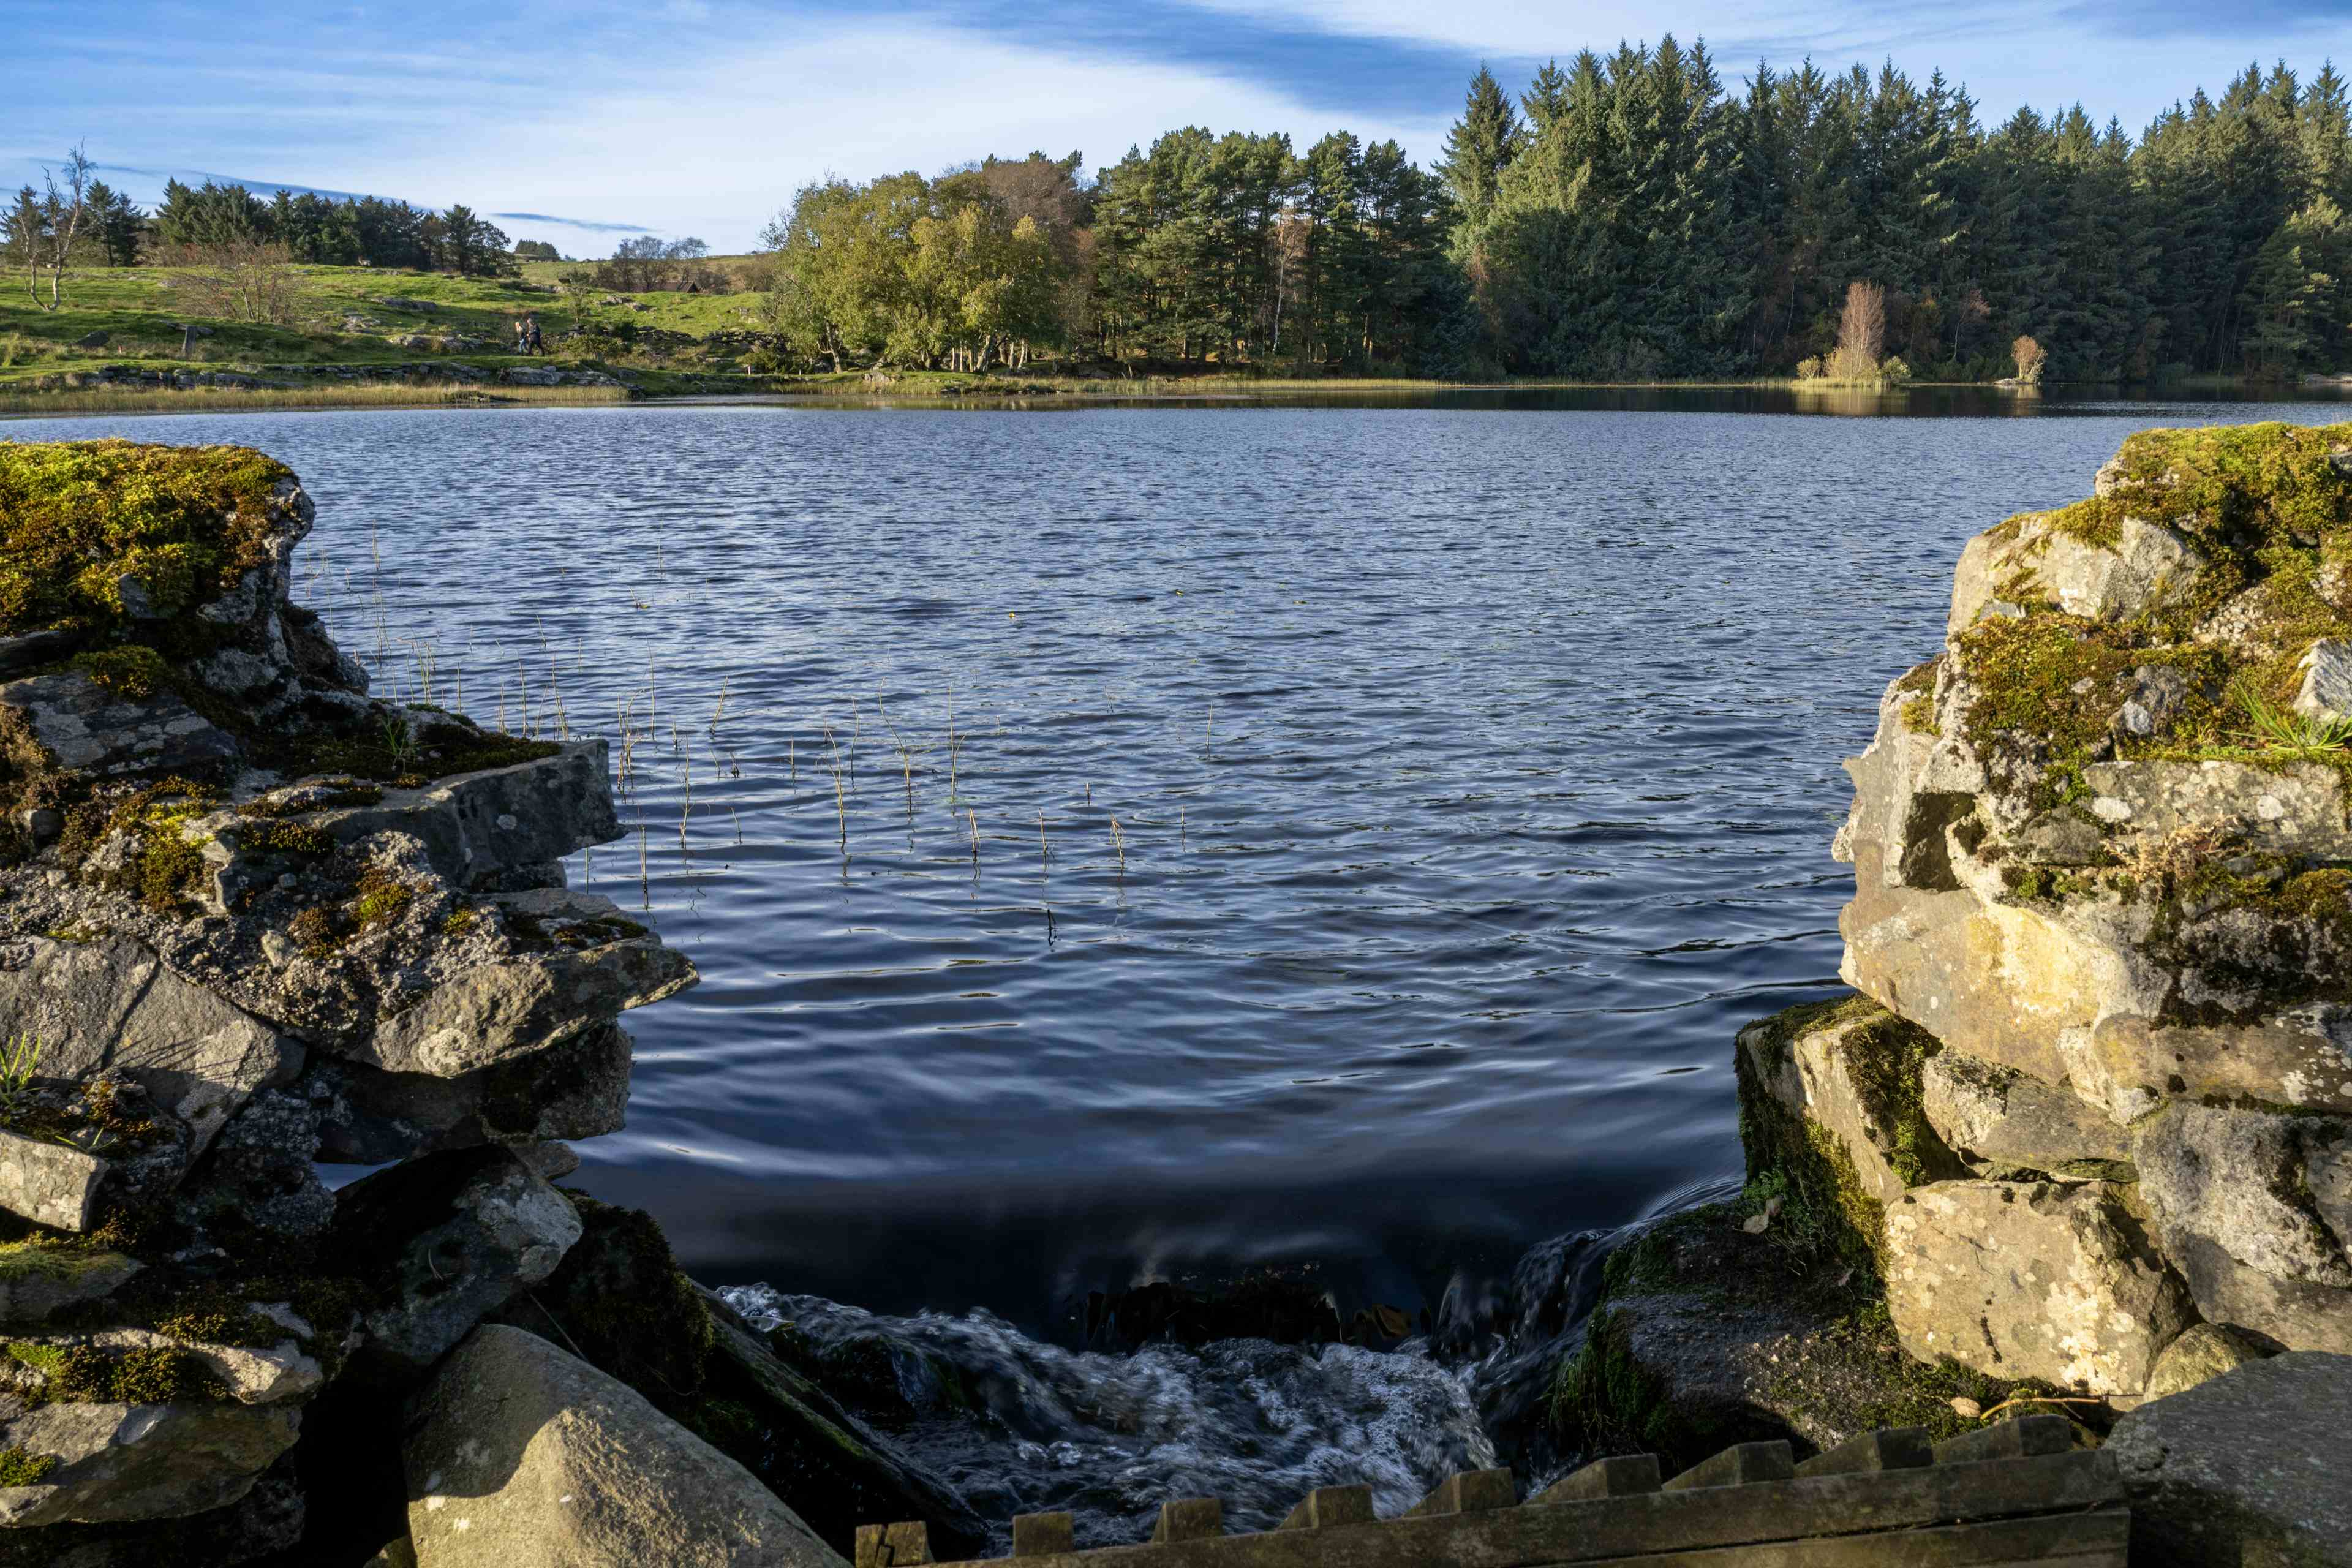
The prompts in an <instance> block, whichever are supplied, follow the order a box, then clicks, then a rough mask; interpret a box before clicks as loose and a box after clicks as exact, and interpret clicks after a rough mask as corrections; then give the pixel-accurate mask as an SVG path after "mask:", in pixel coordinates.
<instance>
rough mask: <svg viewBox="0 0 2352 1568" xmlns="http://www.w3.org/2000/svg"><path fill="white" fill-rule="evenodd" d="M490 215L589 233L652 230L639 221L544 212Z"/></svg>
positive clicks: (633, 232)
mask: <svg viewBox="0 0 2352 1568" xmlns="http://www.w3.org/2000/svg"><path fill="white" fill-rule="evenodd" d="M490 216H492V217H494V218H498V219H500V220H502V221H504V222H508V223H545V224H554V225H556V226H558V227H561V228H577V229H584V230H586V231H587V232H588V233H590V234H651V233H653V232H654V231H653V230H652V229H649V228H647V227H646V226H645V225H643V224H640V223H591V222H590V221H589V220H587V219H586V218H577V217H553V216H549V215H548V214H546V213H492V214H491V215H490Z"/></svg>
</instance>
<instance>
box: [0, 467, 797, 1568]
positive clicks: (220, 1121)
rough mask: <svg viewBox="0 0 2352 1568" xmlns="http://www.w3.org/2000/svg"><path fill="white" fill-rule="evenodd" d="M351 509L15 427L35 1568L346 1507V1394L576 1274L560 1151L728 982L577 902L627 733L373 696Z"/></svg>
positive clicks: (2, 776)
mask: <svg viewBox="0 0 2352 1568" xmlns="http://www.w3.org/2000/svg"><path fill="white" fill-rule="evenodd" d="M311 518H312V511H311V505H310V500H309V498H308V497H307V496H306V495H305V494H304V493H303V490H302V489H301V487H300V485H299V482H297V481H296V479H294V477H293V476H292V475H291V474H289V473H288V472H287V471H286V470H285V469H284V468H281V467H279V466H278V465H277V464H275V463H273V462H271V461H270V460H268V458H263V457H261V456H260V455H259V454H257V453H253V452H249V451H245V450H242V449H238V448H193V449H190V448H169V447H137V446H132V445H131V444H129V443H122V442H99V443H83V444H77V445H65V446H54V447H43V446H29V447H6V448H0V545H5V548H0V805H5V808H6V809H5V812H0V1041H5V1044H6V1047H7V1052H8V1057H7V1062H6V1066H7V1068H8V1070H7V1072H6V1073H5V1075H0V1350H5V1354H0V1563H13V1562H16V1561H18V1560H20V1559H21V1560H24V1561H28V1562H29V1561H73V1562H78V1563H79V1562H84V1561H87V1562H89V1563H112V1562H123V1563H131V1562H150V1561H159V1560H161V1554H163V1553H164V1552H166V1551H167V1549H168V1552H169V1553H170V1554H171V1560H172V1561H174V1562H186V1563H191V1564H203V1563H231V1562H241V1561H245V1560H247V1558H248V1557H251V1556H256V1555H258V1554H260V1553H262V1552H269V1551H278V1550H283V1549H285V1548H288V1547H289V1546H291V1545H292V1544H293V1542H294V1541H295V1540H296V1539H298V1538H304V1531H305V1529H306V1528H314V1529H327V1530H333V1529H339V1528H343V1527H344V1525H343V1523H342V1522H341V1521H338V1520H337V1518H336V1517H335V1516H336V1514H337V1512H338V1510H335V1509H328V1510H320V1512H319V1513H318V1514H317V1515H311V1514H310V1513H309V1512H308V1510H305V1508H304V1506H303V1493H304V1491H305V1489H307V1488H308V1487H309V1486H310V1485H311V1484H312V1482H313V1481H314V1480H315V1479H316V1478H318V1477H319V1476H320V1475H322V1474H328V1473H331V1472H333V1471H334V1470H336V1469H338V1468H344V1467H343V1466H341V1465H329V1464H324V1463H313V1462H311V1460H310V1458H308V1457H307V1450H306V1448H305V1447H304V1446H303V1445H302V1442H301V1437H302V1434H303V1430H304V1416H305V1414H306V1412H307V1411H308V1410H310V1409H311V1408H314V1407H320V1406H319V1405H318V1402H319V1401H320V1400H322V1399H325V1398H326V1397H327V1396H328V1395H329V1394H332V1395H334V1397H335V1399H337V1400H339V1401H341V1405H340V1409H341V1415H339V1416H338V1423H337V1426H336V1430H337V1431H338V1432H339V1433H340V1434H343V1435H345V1436H348V1434H349V1433H350V1432H351V1431H352V1426H353V1422H352V1412H353V1411H356V1410H361V1409H363V1408H364V1407H365V1406H367V1405H369V1404H371V1403H373V1405H375V1406H376V1407H377V1408H378V1409H379V1410H382V1409H386V1408H396V1407H397V1405H398V1403H399V1401H400V1400H401V1399H403V1398H404V1397H405V1396H406V1395H407V1394H409V1393H410V1392H411V1391H412V1390H414V1389H415V1388H416V1387H417V1386H419V1385H420V1384H421V1383H423V1382H424V1381H425V1380H426V1379H427V1378H429V1377H431V1376H433V1375H434V1369H435V1368H436V1367H437V1366H439V1365H440V1364H441V1363H443V1362H444V1360H445V1359H446V1357H447V1356H448V1355H449V1353H450V1352H451V1351H452V1350H453V1349H454V1348H455V1347H456V1346H457V1345H458V1344H459V1343H460V1342H462V1341H464V1340H465V1339H466V1338H467V1335H468V1334H471V1333H474V1332H475V1331H476V1330H477V1329H478V1326H479V1325H480V1323H481V1322H482V1321H483V1320H485V1319H486V1318H489V1317H491V1316H494V1315H495V1314H497V1313H499V1312H500V1311H501V1310H504V1309H506V1308H507V1307H508V1306H509V1304H510V1303H512V1302H513V1301H514V1300H517V1299H518V1298H519V1297H520V1296H522V1295H524V1294H526V1293H527V1292H529V1291H530V1290H531V1289H533V1288H534V1287H537V1286H539V1285H541V1284H542V1283H544V1282H545V1281H546V1280H548V1279H550V1277H551V1275H552V1274H553V1273H554V1271H555V1270H556V1268H557V1267H558V1265H559V1264H560V1263H561V1262H562V1258H563V1257H564V1255H565V1253H566V1252H567V1250H568V1249H569V1248H570V1247H572V1245H573V1243H574V1242H575V1241H576V1240H577V1239H578V1238H579V1237H580V1235H581V1229H582V1227H581V1222H580V1219H579V1215H578V1212H577V1211H576V1209H575V1207H574V1205H573V1204H572V1202H571V1201H570V1200H569V1199H567V1198H566V1197H565V1196H564V1195H563V1194H560V1193H558V1192H557V1191H556V1190H555V1189H554V1188H553V1187H551V1185H550V1184H549V1181H548V1177H547V1176H546V1175H544V1174H542V1171H547V1172H561V1171H562V1170H566V1169H569V1165H568V1164H566V1163H564V1162H563V1161H562V1160H561V1159H558V1158H556V1157H555V1155H556V1153H558V1152H560V1151H556V1150H551V1148H550V1147H549V1146H548V1145H547V1140H549V1139H551V1138H554V1137H567V1138H577V1137H587V1136H593V1135H595V1134H597V1133H600V1132H605V1131H612V1130H614V1129H615V1128H617V1127H618V1126H619V1125H620V1124H621V1121H622V1117H623V1115H624V1111H625V1104H626V1100H627V1084H628V1074H629V1051H630V1047H629V1038H628V1036H627V1035H626V1033H625V1032H624V1031H623V1030H622V1029H621V1028H620V1027H619V1026H617V1024H616V1022H615V1020H616V1018H617V1017H618V1016H619V1015H620V1014H621V1013H622V1012H623V1011H625V1010H626V1009H628V1008H631V1007H635V1006H640V1005H645V1004H646V1003H649V1002H652V1001H656V1000H658V999H660V998H662V997H665V996H668V995H671V994H675V993H676V992H677V991H679V990H681V989H683V988H684V987H685V986H687V985H688V984H692V983H693V981H694V978H695V975H694V971H693V968H692V966H691V965H690V964H688V963H687V962H686V960H685V959H684V958H683V957H682V956H680V955H679V954H677V953H676V952H673V951H671V950H670V949H668V948H666V947H664V946H663V945H662V943H661V942H660V940H659V938H658V937H656V935H655V934H654V933H653V932H652V931H650V930H649V929H648V928H647V927H646V925H645V924H644V923H643V922H641V921H635V920H631V919H629V918H627V917H625V916H624V915H623V914H622V913H621V911H620V910H618V909H617V908H616V907H615V906H614V905H613V904H612V903H611V902H610V901H609V900H602V899H597V898H593V897H592V896H589V895H585V894H581V893H575V892H573V891H572V890H570V889H566V888H565V887H564V886H563V885H562V884H563V873H562V867H561V862H562V858H564V857H565V856H567V855H569V854H570V853H572V851H574V850H576V849H579V848H582V847H585V846H587V845H590V844H593V843H596V842H600V841H602V840H604V839H608V838H611V837H614V836H616V835H617V833H618V832H619V825H618V823H617V821H616V820H615V818H614V810H613V802H612V794H611V784H610V782H609V779H608V776H607V772H606V766H607V759H606V756H605V752H604V745H603V743H602V742H571V743H562V744H559V743H555V742H535V741H530V740H525V739H520V738H518V737H514V736H509V735H503V734H499V733H496V732H494V731H487V730H484V729H482V728H480V727H479V726H478V725H475V724H473V723H472V722H470V721H467V720H464V719H462V718H459V717H457V716H454V715H451V714H449V713H446V712H444V711H441V710H434V709H424V708H405V707H402V706H399V705H396V704H391V703H386V702H383V701H380V700H375V699H373V698H372V697H371V696H370V695H369V694H368V691H367V679H366V676H365V675H364V673H363V672H362V670H361V668H359V666H358V665H357V664H356V663H355V662H354V661H353V660H352V659H351V658H348V657H347V656H345V655H344V654H343V653H341V650H340V649H338V648H337V647H335V645H334V644H333V642H332V640H331V638H329V637H328V636H327V635H326V633H325V631H324V629H323V627H322V626H320V623H319V621H318V618H317V617H316V616H312V615H310V613H309V612H307V611H305V610H303V609H302V608H300V607H299V605H295V604H294V603H293V602H292V601H291V598H290V596H289V588H290V585H291V583H292V564H291V563H292V556H293V552H294V550H295V547H296V546H297V545H298V544H299V542H300V541H301V539H302V538H303V536H304V535H305V534H306V533H307V532H308V531H309V530H310V523H311ZM322 1158H327V1159H337V1158H340V1159H357V1160H364V1161H367V1162H369V1163H392V1164H391V1168H389V1169H387V1170H383V1171H381V1172H378V1173H375V1174H373V1175H372V1176H369V1177H368V1178H366V1179H364V1180H362V1181H360V1182H357V1183H355V1184H352V1185H350V1186H349V1187H347V1188H345V1189H344V1190H343V1191H342V1192H341V1194H331V1193H330V1192H329V1191H328V1190H327V1189H326V1187H325V1186H324V1185H323V1184H321V1182H320V1177H319V1174H318V1172H317V1170H316V1168H315V1167H316V1162H317V1161H319V1160H320V1159H322ZM394 1162H396V1163H394ZM574 1163H576V1162H574ZM533 1343H538V1342H533ZM546 1353H547V1354H550V1355H553V1356H555V1357H556V1358H557V1359H558V1360H560V1361H567V1362H571V1363H572V1367H574V1368H577V1369H578V1373H580V1374H584V1375H586V1376H588V1377H591V1378H593V1377H594V1376H595V1374H594V1373H590V1372H589V1371H588V1369H586V1368H585V1367H584V1365H583V1364H582V1363H578V1362H576V1361H573V1360H572V1357H570V1356H568V1355H566V1354H564V1353H563V1352H556V1351H549V1352H546ZM569 1375H572V1373H567V1372H564V1371H563V1370H562V1369H557V1370H556V1371H555V1372H552V1373H550V1372H547V1371H545V1370H543V1369H542V1370H541V1371H540V1372H535V1373H532V1374H531V1376H530V1378H527V1379H522V1380H521V1381H520V1383H519V1384H518V1386H517V1388H516V1390H515V1391H513V1392H514V1397H515V1398H517V1399H520V1398H521V1397H522V1396H523V1394H524V1393H525V1392H526V1391H527V1390H530V1389H536V1390H539V1391H541V1392H542V1393H544V1392H546V1391H548V1390H551V1389H558V1388H562V1387H567V1386H569V1385H568V1384H564V1383H563V1381H562V1380H563V1377H565V1376H569ZM477 1381H478V1380H477ZM387 1402H389V1403H388V1404H387ZM648 1414H650V1413H648ZM653 1419H654V1420H655V1421H657V1422H658V1421H661V1420H662V1419H663V1418H661V1417H658V1416H655V1417H654V1418H653ZM378 1425H381V1420H380V1417H379V1419H378ZM528 1430H529V1429H528V1428H521V1429H520V1431H521V1432H522V1433H523V1434H524V1435H527V1434H528ZM656 1438H658V1440H659V1441H661V1442H667V1441H671V1440H673V1439H675V1440H676V1441H677V1442H679V1443H682V1444H684V1445H687V1446H688V1447H685V1448H682V1449H680V1452H681V1453H690V1452H691V1445H692V1444H693V1443H694V1441H695V1440H694V1439H693V1438H691V1437H690V1436H688V1435H687V1434H685V1433H684V1432H683V1431H682V1430H675V1429H673V1430H672V1431H671V1432H670V1433H669V1434H668V1435H667V1436H665V1435H663V1434H660V1433H657V1432H656V1433H650V1434H649V1432H648V1429H647V1428H646V1425H645V1424H644V1423H643V1422H637V1423H636V1424H635V1425H634V1426H632V1427H631V1428H630V1430H629V1431H628V1433H627V1434H626V1438H625V1440H626V1441H628V1442H631V1443H640V1444H642V1443H645V1442H654V1441H656ZM595 1440H596V1441H602V1440H603V1439H595ZM656 1446H658V1443H656ZM591 1447H593V1443H592V1444H591ZM587 1451H588V1450H587V1449H575V1450H572V1451H570V1452H571V1459H568V1460H566V1461H565V1462H567V1463H568V1462H571V1460H576V1459H578V1458H580V1456H581V1454H583V1453H585V1452H587ZM535 1453H536V1451H535ZM345 1458H348V1459H349V1461H350V1462H352V1463H363V1460H364V1452H363V1450H362V1451H355V1452H354V1453H353V1454H352V1455H350V1456H346V1457H345ZM680 1462H681V1464H682V1465H683V1466H684V1469H685V1470H690V1471H694V1472H696V1473H697V1474H699V1473H701V1472H702V1471H703V1470H704V1468H705V1467H704V1466H703V1464H702V1462H701V1459H700V1458H698V1457H697V1458H694V1459H693V1461H692V1462H691V1463H688V1462H686V1461H684V1460H681V1461H680ZM383 1463H384V1464H385V1465H386V1468H385V1471H384V1475H383V1484H384V1485H385V1486H387V1487H392V1488H394V1489H396V1487H397V1479H396V1475H394V1473H393V1469H392V1468H391V1465H392V1461H391V1457H390V1456H389V1455H386V1456H384V1457H383ZM559 1468H561V1467H560V1466H559ZM548 1473H553V1472H548ZM681 1473H683V1472H681ZM600 1474H602V1473H601V1472H600ZM612 1479H613V1478H612V1477H611V1476H610V1475H604V1480H605V1481H611V1480H612ZM743 1479H744V1482H745V1484H746V1485H747V1486H749V1487H750V1488H751V1489H752V1490H754V1491H757V1490H758V1483H757V1482H755V1481H752V1480H751V1479H750V1478H748V1477H746V1478H743ZM641 1490H642V1489H641ZM761 1495H762V1496H766V1494H764V1493H762V1494H761ZM746 1506H747V1507H749V1506H750V1505H749V1504H747V1505H746ZM761 1509H764V1512H762V1513H761V1517H762V1518H765V1519H767V1520H768V1521H770V1524H773V1523H774V1521H776V1520H777V1519H778V1518H781V1519H782V1520H786V1521H790V1520H791V1519H792V1515H791V1514H790V1512H789V1510H787V1509H786V1508H785V1506H784V1505H783V1504H782V1503H781V1502H779V1501H777V1500H775V1499H774V1498H773V1497H772V1496H766V1501H765V1503H764V1504H762V1505H761ZM753 1511H754V1512H760V1510H759V1509H755V1510H753ZM715 1517H716V1516H714V1518H715ZM745 1517H746V1518H749V1517H751V1515H750V1514H746V1515H745ZM306 1518H307V1519H308V1520H309V1526H307V1527H306V1524H305V1521H306ZM178 1521H198V1522H194V1523H190V1524H186V1525H183V1524H181V1523H179V1522H178ZM353 1527H356V1526H353ZM698 1528H699V1527H698ZM711 1528H713V1529H720V1528H723V1521H721V1522H720V1523H714V1524H713V1525H712V1526H711ZM793 1529H794V1530H795V1531H797V1534H796V1535H794V1536H793V1539H794V1540H795V1542H802V1543H804V1544H813V1543H810V1542H808V1538H807V1532H806V1531H805V1530H801V1529H799V1527H798V1526H797V1523H796V1521H795V1523H794V1526H793ZM786 1533H792V1532H791V1531H787V1532H786ZM382 1539H383V1537H382V1536H378V1537H377V1538H376V1541H377V1542H381V1541H382ZM778 1539H782V1537H781V1536H779V1537H778ZM453 1550H455V1549H454V1548H450V1547H448V1546H446V1544H445V1545H443V1546H440V1547H436V1548H435V1549H434V1552H437V1553H438V1556H439V1558H440V1559H441V1560H444V1561H460V1560H464V1559H463V1558H462V1556H455V1557H453V1556H451V1555H450V1553H451V1552H452V1551H453ZM800 1550H801V1548H800V1546H798V1545H796V1546H795V1547H794V1548H793V1551H794V1552H800ZM815 1551H816V1553H817V1555H816V1556H804V1555H794V1556H792V1557H790V1558H789V1559H786V1558H776V1559H773V1560H776V1561H784V1560H791V1561H803V1560H807V1561H817V1560H820V1559H821V1558H822V1556H823V1549H822V1547H817V1548H816V1549H815ZM28 1553H29V1555H27V1554H28ZM317 1555H318V1560H320V1561H328V1560H331V1558H330V1556H329V1555H328V1553H327V1552H326V1551H325V1550H324V1549H321V1550H320V1552H319V1553H318V1554H317ZM654 1555H656V1556H658V1555H660V1553H659V1552H655V1553H654ZM353 1560H354V1561H356V1557H354V1558H353ZM427 1560H428V1561H430V1560H433V1553H432V1552H428V1557H427ZM730 1560H736V1559H730ZM740 1560H742V1561H768V1560H771V1559H767V1558H757V1557H744V1558H741V1559H740Z"/></svg>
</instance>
